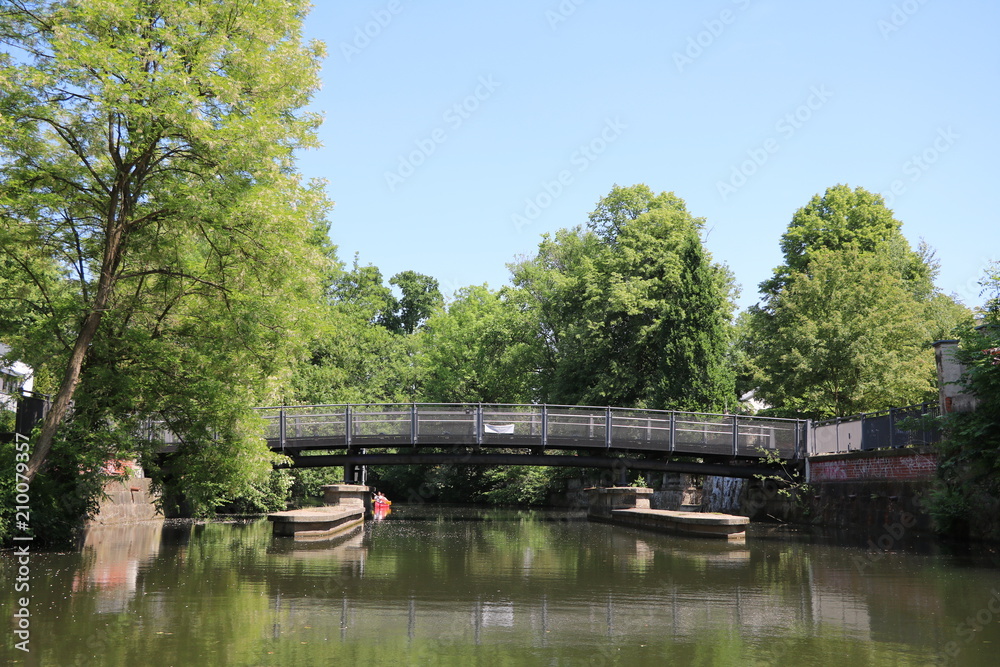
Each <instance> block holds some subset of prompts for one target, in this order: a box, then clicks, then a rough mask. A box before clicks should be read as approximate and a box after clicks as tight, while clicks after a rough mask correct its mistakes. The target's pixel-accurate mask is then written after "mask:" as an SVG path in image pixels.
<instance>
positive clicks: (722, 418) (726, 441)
mask: <svg viewBox="0 0 1000 667" xmlns="http://www.w3.org/2000/svg"><path fill="white" fill-rule="evenodd" d="M259 413H260V415H261V416H262V417H264V418H265V420H266V421H267V428H266V437H267V438H268V440H270V441H271V442H272V445H274V446H275V447H276V448H280V449H282V450H293V451H294V450H304V449H335V448H361V447H364V448H380V447H422V446H442V445H444V446H447V445H471V446H476V447H531V448H541V449H626V450H641V451H650V452H667V453H673V452H677V453H684V454H694V455H723V456H740V457H759V456H761V455H762V454H763V453H764V452H773V453H775V454H776V455H777V456H779V457H781V458H785V459H791V458H798V457H800V456H803V455H805V451H806V448H805V444H806V435H807V428H806V424H807V422H806V421H804V420H796V419H777V418H765V417H750V416H742V415H720V414H707V413H694V412H674V411H666V410H635V409H626V408H609V407H587V406H575V405H572V406H571V405H506V404H454V403H449V404H426V403H412V404H362V405H312V406H279V407H271V408H260V409H259Z"/></svg>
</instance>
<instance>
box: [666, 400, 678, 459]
mask: <svg viewBox="0 0 1000 667" xmlns="http://www.w3.org/2000/svg"><path fill="white" fill-rule="evenodd" d="M676 440H677V413H676V412H674V411H673V410H671V411H670V434H669V435H668V437H667V451H668V452H671V453H673V451H674V445H675V444H676Z"/></svg>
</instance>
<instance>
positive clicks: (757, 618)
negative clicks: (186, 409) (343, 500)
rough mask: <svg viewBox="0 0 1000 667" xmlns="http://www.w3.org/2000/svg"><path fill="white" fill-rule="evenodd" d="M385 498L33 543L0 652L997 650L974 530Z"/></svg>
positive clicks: (114, 655) (205, 657) (594, 657)
mask: <svg viewBox="0 0 1000 667" xmlns="http://www.w3.org/2000/svg"><path fill="white" fill-rule="evenodd" d="M394 509H395V511H393V512H392V513H391V514H390V515H389V516H388V517H386V518H385V519H384V520H382V521H371V522H367V523H366V524H365V525H364V527H358V528H356V529H354V530H353V531H351V532H349V533H347V534H344V535H341V536H339V537H337V538H335V539H332V540H327V541H322V542H314V543H300V542H294V541H292V540H290V539H289V538H273V537H272V536H271V531H270V525H269V524H268V523H267V522H266V521H253V522H246V523H223V522H219V523H208V524H191V523H169V522H168V523H166V524H162V523H154V524H146V525H137V526H125V527H107V528H100V529H94V530H92V531H91V532H90V534H89V535H88V538H87V543H86V545H85V547H84V548H83V549H82V551H80V552H76V553H65V554H38V553H35V554H33V555H32V556H31V559H30V585H31V590H30V592H31V600H30V607H29V609H30V613H31V623H30V644H29V648H30V652H29V653H24V652H22V651H19V650H16V649H14V648H13V645H14V642H15V641H16V639H15V638H14V637H13V635H12V630H8V632H7V636H6V637H5V638H4V644H3V653H2V655H3V657H4V660H5V662H4V663H3V664H28V665H57V666H60V667H62V666H68V665H135V666H141V667H147V666H154V665H177V666H182V665H183V666H187V665H297V666H298V665H301V666H305V665H334V664H335V665H364V666H366V667H378V666H381V665H391V666H393V667H401V666H403V665H462V666H464V667H468V666H470V665H518V666H520V665H553V666H562V665H567V666H568V665H630V666H633V665H665V664H672V665H706V666H716V665H754V664H760V665H796V666H802V665H838V666H850V665H928V664H953V665H990V666H991V667H993V666H995V665H997V664H1000V658H998V655H1000V568H998V567H997V560H996V559H995V558H994V557H991V556H990V555H989V554H988V553H985V549H981V550H980V552H981V553H980V554H979V555H976V554H974V553H973V554H963V555H953V554H948V553H946V550H944V549H942V548H940V547H936V546H934V545H932V544H928V543H924V542H919V541H917V540H916V539H915V538H912V537H911V536H906V535H899V536H898V539H894V540H893V542H894V548H899V547H901V546H902V547H910V548H903V549H901V550H900V551H894V552H891V553H887V552H884V551H882V550H880V549H879V548H878V547H877V546H876V545H877V541H875V542H873V543H872V544H871V545H868V546H865V545H866V544H867V539H868V538H865V537H860V538H859V537H853V538H848V537H844V536H841V535H830V534H809V533H805V532H801V531H796V530H793V529H788V528H775V527H762V526H754V527H752V529H751V531H750V533H749V534H748V537H747V539H746V541H745V542H743V543H739V544H728V543H720V542H718V541H708V540H701V539H688V538H681V537H675V536H670V535H663V534H658V533H650V532H643V531H639V530H634V529H628V528H621V527H615V526H610V525H607V524H598V523H588V522H587V521H586V520H585V519H584V518H583V517H582V516H580V515H578V514H576V515H570V514H564V513H555V512H535V511H513V510H510V511H499V510H483V509H468V508H464V509H463V508H434V507H430V506H423V507H416V506H415V507H397V508H394ZM872 537H874V538H875V539H876V540H877V538H878V535H875V536H872ZM911 542H912V545H910V543H911ZM883 543H885V542H883ZM873 546H874V547H875V548H874V549H873V548H872V547H873ZM0 565H2V574H3V590H2V591H0V601H2V602H3V609H4V610H5V616H8V618H10V616H11V613H12V610H13V609H14V608H15V606H16V601H17V599H18V597H19V595H21V594H18V593H15V592H14V583H13V582H14V581H15V575H16V570H17V567H18V566H17V563H16V559H15V558H14V557H13V556H12V554H11V553H10V552H6V553H4V554H3V558H2V559H0ZM8 627H10V628H13V627H14V623H10V624H8Z"/></svg>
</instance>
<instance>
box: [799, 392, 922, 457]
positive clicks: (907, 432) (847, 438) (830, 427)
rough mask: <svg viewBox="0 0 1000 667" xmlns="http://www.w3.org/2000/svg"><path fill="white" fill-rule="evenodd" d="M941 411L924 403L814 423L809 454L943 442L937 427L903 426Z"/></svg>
mask: <svg viewBox="0 0 1000 667" xmlns="http://www.w3.org/2000/svg"><path fill="white" fill-rule="evenodd" d="M938 414H940V413H939V411H938V405H937V403H921V404H918V405H908V406H906V407H902V408H890V409H888V410H881V411H879V412H867V413H864V414H860V415H854V416H851V417H841V418H838V419H827V420H823V421H818V422H814V423H813V426H812V437H811V444H810V448H809V454H810V455H813V454H836V453H840V452H850V451H858V450H871V449H897V448H900V447H915V446H919V445H928V444H933V443H936V442H940V440H941V432H940V430H938V429H937V428H934V427H925V428H920V429H915V430H911V429H903V428H900V426H901V425H902V424H903V422H904V420H906V419H914V418H919V417H926V416H937V415H938Z"/></svg>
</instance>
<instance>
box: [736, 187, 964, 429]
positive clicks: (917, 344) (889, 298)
mask: <svg viewBox="0 0 1000 667" xmlns="http://www.w3.org/2000/svg"><path fill="white" fill-rule="evenodd" d="M901 227H902V223H900V222H899V221H898V220H896V219H895V218H894V217H893V215H892V211H890V210H889V209H888V208H887V207H886V206H885V204H884V202H883V200H882V198H881V196H880V195H877V194H873V193H870V192H868V191H867V190H865V189H864V188H855V189H853V190H852V189H851V188H850V187H848V186H846V185H837V186H834V187H832V188H829V189H828V190H827V191H826V192H825V193H824V194H823V195H822V196H820V195H816V196H814V197H813V198H812V200H810V202H809V203H808V204H807V205H806V206H804V207H803V208H801V209H799V210H798V211H796V213H795V215H794V216H793V217H792V221H791V223H790V224H789V226H788V229H787V230H786V232H785V234H784V235H783V236H782V238H781V250H782V253H783V255H784V260H785V261H784V264H782V265H781V266H779V267H778V268H776V269H775V270H774V274H773V276H772V277H771V278H770V279H768V280H766V281H764V282H763V283H761V285H760V289H761V302H760V303H759V304H758V305H757V306H754V307H753V308H751V309H750V311H749V315H748V318H747V322H746V325H747V331H746V333H745V336H744V344H745V350H746V353H747V359H748V361H749V364H750V366H751V370H750V375H751V376H752V378H753V383H754V384H755V385H756V386H757V388H758V389H759V392H758V398H761V399H763V400H765V401H766V402H768V403H770V404H771V405H772V406H774V408H775V409H777V410H779V411H782V412H787V413H790V414H797V415H811V416H843V415H848V414H854V413H856V412H860V411H865V410H876V409H881V408H886V407H892V406H894V405H905V404H908V403H913V402H918V401H921V400H926V399H927V398H928V397H930V396H931V395H932V393H933V381H934V365H933V355H932V353H931V351H930V347H929V344H930V343H931V341H933V340H934V339H935V338H939V337H941V336H943V335H946V334H947V333H948V332H949V331H950V330H951V329H952V328H953V327H954V326H955V325H956V324H958V323H959V322H960V321H961V320H962V319H963V318H967V317H968V311H967V310H966V309H964V308H963V307H962V306H961V305H959V304H957V303H956V302H955V301H954V300H953V299H951V298H950V297H947V296H945V295H943V294H941V293H940V291H939V290H937V289H936V288H935V286H934V277H935V276H936V274H937V268H938V267H937V263H936V261H935V260H934V257H933V252H932V251H931V250H930V249H929V248H928V247H927V246H926V245H923V244H922V245H921V246H920V247H919V248H918V249H917V250H913V249H912V248H911V247H910V244H909V243H908V241H907V240H906V238H905V237H904V236H903V234H902V231H901Z"/></svg>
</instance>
